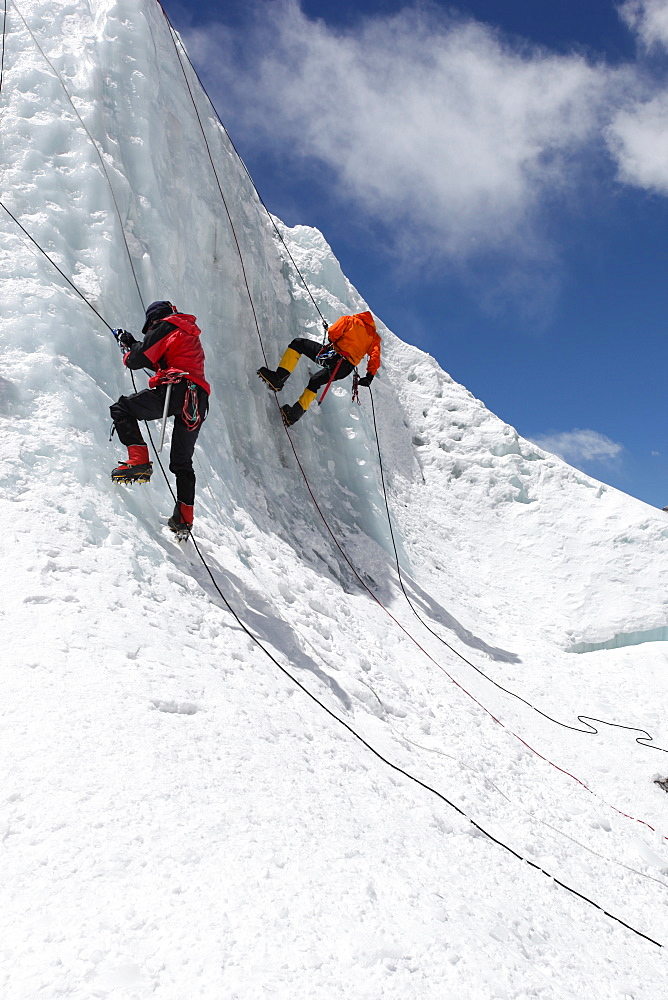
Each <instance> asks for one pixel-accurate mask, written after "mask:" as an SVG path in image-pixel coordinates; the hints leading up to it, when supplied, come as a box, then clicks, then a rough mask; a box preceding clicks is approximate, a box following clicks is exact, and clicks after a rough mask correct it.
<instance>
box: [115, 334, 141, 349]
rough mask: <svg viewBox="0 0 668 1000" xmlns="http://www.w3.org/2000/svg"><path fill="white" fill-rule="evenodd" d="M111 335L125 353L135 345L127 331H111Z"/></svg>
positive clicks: (133, 339)
mask: <svg viewBox="0 0 668 1000" xmlns="http://www.w3.org/2000/svg"><path fill="white" fill-rule="evenodd" d="M112 333H113V335H114V337H115V338H116V340H117V341H118V343H119V344H120V346H121V347H124V348H125V350H126V351H129V350H130V348H131V347H132V345H133V344H136V343H137V341H136V340H135V338H134V337H133V336H132V334H131V333H128V331H127V330H120V329H118V330H112Z"/></svg>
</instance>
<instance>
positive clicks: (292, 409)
mask: <svg viewBox="0 0 668 1000" xmlns="http://www.w3.org/2000/svg"><path fill="white" fill-rule="evenodd" d="M281 416H282V417H283V423H284V424H285V426H286V427H292V425H293V424H296V423H297V421H298V420H301V418H302V417H303V416H304V408H303V406H300V405H299V403H295V404H294V405H293V406H290V404H288V405H287V406H282V407H281Z"/></svg>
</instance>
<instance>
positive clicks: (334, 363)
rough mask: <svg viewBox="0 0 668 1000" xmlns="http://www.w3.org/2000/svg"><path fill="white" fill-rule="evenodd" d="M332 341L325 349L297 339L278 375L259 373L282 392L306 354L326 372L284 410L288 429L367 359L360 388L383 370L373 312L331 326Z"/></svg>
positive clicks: (267, 370) (266, 370) (269, 371)
mask: <svg viewBox="0 0 668 1000" xmlns="http://www.w3.org/2000/svg"><path fill="white" fill-rule="evenodd" d="M328 337H329V343H328V344H326V345H325V346H324V347H323V346H322V344H319V343H318V342H317V341H316V340H309V339H308V338H306V337H296V338H295V339H294V340H293V341H292V343H291V344H290V346H289V347H288V349H287V350H286V352H285V354H284V355H283V357H282V358H281V361H280V364H279V366H278V368H277V369H276V371H272V369H271V368H265V367H263V368H260V369H259V370H258V375H259V376H260V378H261V379H264V381H265V382H266V383H267V385H268V386H269V388H270V389H273V390H274V392H280V391H281V389H282V388H283V386H284V385H285V383H286V382H287V380H288V378H289V377H290V374H291V373H292V372H293V371H294V370H295V368H296V367H297V362H298V361H299V359H300V357H301V356H302V354H305V355H306V357H307V358H310V359H311V361H315V362H317V364H319V365H321V367H322V369H323V370H322V371H320V372H316V374H315V375H312V376H311V379H310V380H309V383H308V385H307V386H306V388H305V389H304V391H303V393H302V394H301V396H300V397H299V399H298V400H297V402H296V403H294V404H293V405H292V406H290V405H289V404H288V405H287V406H282V407H281V413H282V415H283V420H284V421H285V423H286V425H287V426H288V427H290V426H291V425H292V424H294V423H296V422H297V421H298V420H300V419H301V417H303V416H304V413H305V412H306V410H308V408H309V406H310V405H311V403H312V402H313V400H314V399H315V397H316V396H317V394H318V390H319V389H320V388H321V386H323V385H326V384H327V383H328V382H329V381H330V380H331V381H337V382H338V380H339V379H342V378H346V376H347V375H350V373H351V371H353V369H354V368H356V367H357V365H358V364H359V363H360V362H361V361H362V358H364V357H365V356H368V358H369V360H368V362H367V367H366V375H365V376H364V377H363V378H361V379H360V380H359V385H365V386H369V385H371V381H372V379H373V377H374V375H375V374H376V372H377V371H378V369H379V368H380V337H379V335H378V331H377V330H376V323H375V321H374V318H373V316H372V315H371V313H370V312H362V313H355V314H354V315H353V316H341V317H340V319H337V321H336V323H334V324H332V326H330V328H329V330H328Z"/></svg>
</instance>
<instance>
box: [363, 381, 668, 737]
mask: <svg viewBox="0 0 668 1000" xmlns="http://www.w3.org/2000/svg"><path fill="white" fill-rule="evenodd" d="M369 394H370V396H371V412H372V415H373V428H374V433H375V436H376V447H377V449H378V467H379V470H380V480H381V486H382V490H383V498H384V500H385V510H386V511H387V523H388V525H389V528H390V538H391V539H392V548H393V550H394V559H395V564H396V567H397V578H398V580H399V586H400V587H401V590H402V592H403V595H404V597H405V598H406V601H407V602H408V606H409V607H410V609H411V611H412V612H413V614H414V615H415V617H416V618H417V619H418V621H419V622H421V623H422V625H424V627H425V628H426V629H427V631H428V632H431V634H432V635H433V636H435V638H436V639H438V640H439V642H442V643H443V645H444V646H445V647H446V648H447V649H449V650H450V652H451V653H454V654H455V656H458V657H459V659H460V660H461V661H462V662H463V663H466V664H467V666H469V667H471V668H472V669H473V670H475V671H476V673H478V674H480V676H481V677H484V678H485V680H486V681H489V683H490V684H493V685H494V687H496V688H498V689H499V690H500V691H503V692H504V694H507V695H510V696H511V698H516V699H517V700H518V701H521V702H522V704H523V705H526V706H527V707H528V708H531V709H532V710H533V711H534V712H537V713H538V715H541V716H542V717H543V718H544V719H548V720H549V721H550V722H553V723H554V724H555V725H556V726H561V727H562V729H570V730H571V732H574V733H583V734H584V735H586V736H595V735H597V734H598V732H599V731H598V729H596V727H595V726H593V725H591V723H592V722H597V723H598V724H599V725H601V726H611V727H614V728H616V729H624V730H626V731H627V732H633V733H642V734H643V735H642V736H638V737H636V739H635V742H636V743H637V744H639V746H644V747H648V749H650V750H660V751H661V753H668V750H666V748H665V747H661V746H656V745H653V744H654V737H653V736H651V735H650V734H649V733H648V732H647V730H645V729H641V728H640V727H639V726H628V725H623V724H622V723H620V722H609V721H608V720H607V719H597V718H596V717H595V716H593V715H578V717H577V718H578V722H580V723H582V725H583V726H584V727H585V728H582V729H581V728H580V727H579V726H573V725H570V724H569V723H567V722H561V721H560V720H559V719H555V718H554V716H552V715H549V714H548V713H547V712H544V711H543V710H542V709H540V708H538V707H537V706H536V705H533V704H532V703H531V702H530V701H527V699H526V698H523V697H522V695H520V694H517V693H516V692H515V691H511V690H510V689H509V688H507V687H504V686H503V684H500V683H499V682H498V681H496V680H494V678H493V677H490V676H489V674H486V673H485V672H484V670H481V668H480V667H478V666H476V664H475V663H472V662H471V660H469V659H467V658H466V657H465V656H464V654H463V653H461V652H460V651H459V650H458V649H456V648H455V647H454V646H451V645H450V643H449V642H447V641H446V640H445V639H444V638H443V637H442V636H441V635H439V634H438V632H436V631H435V630H434V629H433V628H431V626H430V625H429V624H428V622H426V621H425V620H424V618H422V616H421V615H420V613H419V612H418V610H417V608H416V607H415V604H414V603H413V601H412V600H411V598H410V596H409V594H408V592H407V590H406V587H405V586H404V580H403V574H402V572H401V565H400V562H399V553H398V551H397V544H396V541H395V537H394V529H393V527H392V518H391V516H390V506H389V502H388V498H387V488H386V485H385V473H384V470H383V456H382V454H381V450H380V438H379V435H378V423H377V421H376V408H375V405H374V401H373V393H372V392H371V387H369Z"/></svg>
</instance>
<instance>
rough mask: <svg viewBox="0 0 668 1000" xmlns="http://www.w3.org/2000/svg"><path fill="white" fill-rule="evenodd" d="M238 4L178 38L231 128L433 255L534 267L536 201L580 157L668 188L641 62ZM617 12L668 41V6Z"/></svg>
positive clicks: (433, 24)
mask: <svg viewBox="0 0 668 1000" xmlns="http://www.w3.org/2000/svg"><path fill="white" fill-rule="evenodd" d="M249 9H250V10H252V11H254V15H255V16H254V17H250V18H249V20H248V22H247V23H246V24H244V25H243V26H242V27H240V28H235V29H230V28H225V27H223V26H222V25H217V26H216V25H210V26H207V28H206V30H199V31H192V32H190V33H189V34H188V36H187V41H188V46H189V48H190V49H191V51H193V53H194V55H195V57H196V58H197V59H198V61H199V62H200V64H205V65H207V66H208V67H209V71H208V75H209V77H210V78H212V79H213V81H214V86H215V88H216V94H217V96H219V97H220V99H221V106H222V107H224V108H225V115H226V117H227V119H228V121H230V123H231V126H232V128H233V129H234V132H235V134H236V135H238V136H242V135H243V138H244V141H245V142H249V141H255V142H257V143H258V144H261V145H262V146H263V147H264V148H271V149H272V150H273V151H274V152H275V153H276V155H277V156H279V157H280V158H281V161H282V162H283V163H284V164H285V169H290V168H291V165H293V164H295V163H299V161H302V160H304V159H307V160H308V161H310V164H311V168H312V167H313V165H314V164H319V165H320V167H321V168H322V169H323V171H325V172H326V175H327V178H328V183H329V186H330V187H333V188H334V190H335V191H336V193H337V195H338V196H340V197H343V198H345V199H346V200H348V201H349V202H353V203H354V204H355V205H356V207H357V208H359V209H360V210H361V211H362V212H363V213H365V214H366V215H367V217H369V218H371V219H375V220H381V221H382V220H384V219H391V222H392V225H393V227H394V228H395V230H396V228H397V227H398V226H400V225H401V224H402V223H405V224H408V226H409V227H410V232H411V234H412V236H413V237H414V238H415V239H417V240H419V241H422V242H423V243H425V244H426V245H427V246H428V247H429V250H430V252H433V253H435V254H436V255H437V256H438V257H441V258H450V259H452V260H458V261H466V260H468V259H470V258H472V257H475V256H476V255H478V254H480V253H485V252H490V251H492V252H494V251H496V250H500V249H502V250H503V251H504V252H506V253H507V252H508V250H509V248H510V249H512V251H513V252H514V253H515V254H516V255H517V256H518V257H520V258H527V257H532V256H533V257H534V258H539V257H540V255H541V253H544V252H545V247H546V241H545V237H544V226H543V215H544V212H545V209H546V207H548V206H550V205H553V204H554V202H555V200H558V199H559V198H568V197H569V196H570V194H571V193H572V191H573V190H574V188H575V187H576V185H577V180H578V178H579V176H580V171H581V169H582V167H583V164H585V163H586V162H591V159H592V157H594V158H598V160H599V161H600V162H603V161H604V158H605V157H608V160H607V163H608V174H609V176H610V177H611V176H612V174H613V169H612V164H611V163H610V158H611V159H612V161H613V163H616V164H617V166H618V175H619V179H620V180H621V181H623V182H625V183H631V184H635V185H640V186H643V187H647V188H649V189H652V190H655V191H659V192H661V193H668V155H667V154H668V93H665V94H664V93H661V92H657V93H651V87H650V92H648V83H647V79H646V74H645V78H644V79H643V80H641V79H640V74H639V72H638V69H637V67H634V66H627V67H621V68H620V67H615V68H613V67H610V66H608V65H606V64H605V63H604V62H603V61H599V62H593V61H591V60H588V59H586V58H585V57H583V56H581V55H578V54H571V55H557V54H553V53H550V52H549V51H547V50H545V49H542V48H539V47H537V46H535V45H529V44H526V45H522V44H521V43H519V42H518V41H517V40H512V41H511V40H508V39H506V38H504V37H503V36H502V35H501V34H500V33H499V32H497V31H495V30H493V29H492V28H490V27H489V26H486V25H484V24H481V23H478V22H475V21H472V20H470V19H464V18H462V16H454V15H452V14H446V13H444V12H443V9H442V8H439V7H436V6H435V5H430V4H428V3H427V4H420V5H418V6H414V7H407V8H406V9H404V10H402V11H400V12H399V13H398V14H396V15H394V16H378V17H373V18H364V19H361V20H360V21H359V23H358V24H357V25H356V26H355V28H354V29H352V28H350V29H345V30H344V29H340V28H335V27H333V26H331V25H328V24H326V23H325V22H324V21H321V20H312V19H310V18H309V17H307V16H306V15H305V14H304V12H303V11H302V9H301V7H300V5H299V2H298V0H256V2H255V3H254V4H251V6H250V8H249ZM621 13H622V16H623V17H624V19H625V20H626V22H627V23H628V24H629V26H631V27H632V29H633V30H634V31H636V32H637V33H638V36H639V38H640V39H641V40H642V41H643V43H644V44H646V45H650V44H657V43H666V44H668V0H629V2H627V3H625V4H624V5H623V6H622V8H621ZM221 54H222V58H221Z"/></svg>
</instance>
